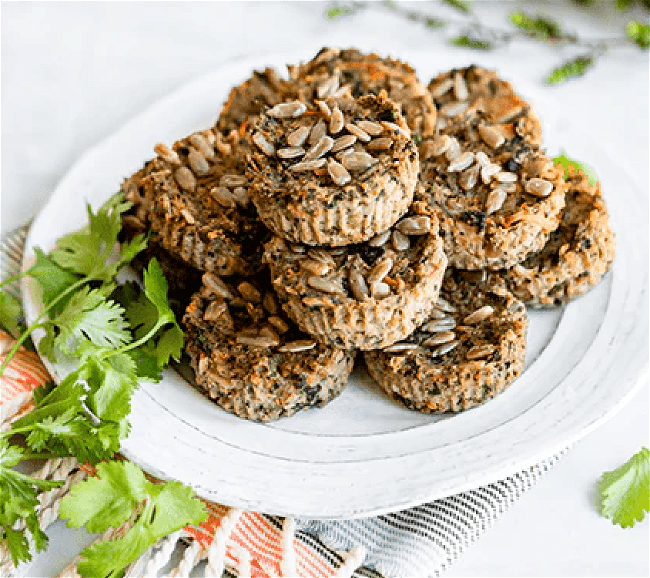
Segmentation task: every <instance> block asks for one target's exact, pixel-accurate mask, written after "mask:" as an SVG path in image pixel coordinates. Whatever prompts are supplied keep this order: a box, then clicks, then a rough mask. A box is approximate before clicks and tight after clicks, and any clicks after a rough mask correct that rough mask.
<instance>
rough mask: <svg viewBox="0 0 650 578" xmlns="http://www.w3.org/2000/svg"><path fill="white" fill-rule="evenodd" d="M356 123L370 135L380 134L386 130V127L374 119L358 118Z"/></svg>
mask: <svg viewBox="0 0 650 578" xmlns="http://www.w3.org/2000/svg"><path fill="white" fill-rule="evenodd" d="M355 124H356V125H357V126H358V127H359V128H360V129H361V130H362V131H364V132H366V133H368V134H369V135H370V136H379V135H380V134H382V133H383V132H384V127H383V126H381V124H379V123H378V122H374V121H372V120H357V121H356V123H355Z"/></svg>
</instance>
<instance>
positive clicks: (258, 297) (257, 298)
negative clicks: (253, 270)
mask: <svg viewBox="0 0 650 578" xmlns="http://www.w3.org/2000/svg"><path fill="white" fill-rule="evenodd" d="M237 291H239V294H240V295H241V296H242V297H243V298H244V299H246V301H250V302H251V303H261V302H262V294H261V293H260V292H259V291H258V290H257V288H256V287H255V286H253V285H251V284H250V283H249V282H248V281H244V282H243V283H240V284H239V285H237Z"/></svg>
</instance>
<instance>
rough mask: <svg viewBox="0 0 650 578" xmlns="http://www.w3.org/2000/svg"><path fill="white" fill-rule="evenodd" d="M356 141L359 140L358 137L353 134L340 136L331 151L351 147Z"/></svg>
mask: <svg viewBox="0 0 650 578" xmlns="http://www.w3.org/2000/svg"><path fill="white" fill-rule="evenodd" d="M355 142H357V137H356V136H354V135H352V134H346V135H343V136H340V137H339V138H337V139H336V140H335V141H334V144H333V145H332V150H331V152H333V153H337V152H339V151H341V150H343V149H346V148H348V147H351V146H352V145H353V144H354V143H355Z"/></svg>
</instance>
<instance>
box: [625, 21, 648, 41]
mask: <svg viewBox="0 0 650 578" xmlns="http://www.w3.org/2000/svg"><path fill="white" fill-rule="evenodd" d="M625 33H626V34H627V36H628V38H630V39H631V40H633V41H634V42H636V43H637V44H638V45H639V46H640V47H641V48H648V46H650V26H649V25H647V24H644V23H643V22H639V21H638V20H633V21H632V22H628V23H627V26H626V27H625Z"/></svg>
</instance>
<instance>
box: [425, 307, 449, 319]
mask: <svg viewBox="0 0 650 578" xmlns="http://www.w3.org/2000/svg"><path fill="white" fill-rule="evenodd" d="M445 317H448V315H447V314H446V313H445V312H444V311H441V310H440V309H433V310H432V311H431V315H429V319H432V320H433V319H444V318H445Z"/></svg>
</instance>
